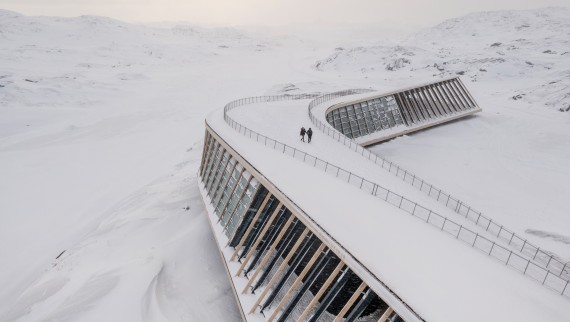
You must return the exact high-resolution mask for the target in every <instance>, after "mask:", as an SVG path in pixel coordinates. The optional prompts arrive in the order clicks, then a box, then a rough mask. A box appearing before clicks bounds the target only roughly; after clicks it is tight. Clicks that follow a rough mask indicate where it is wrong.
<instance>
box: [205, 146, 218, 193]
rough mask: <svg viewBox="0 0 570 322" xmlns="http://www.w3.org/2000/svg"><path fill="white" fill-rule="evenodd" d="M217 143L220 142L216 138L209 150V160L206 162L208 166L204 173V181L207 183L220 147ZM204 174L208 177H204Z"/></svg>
mask: <svg viewBox="0 0 570 322" xmlns="http://www.w3.org/2000/svg"><path fill="white" fill-rule="evenodd" d="M217 144H218V142H217V141H216V140H212V145H211V147H210V149H209V152H208V161H207V162H208V163H206V166H205V167H204V174H203V175H202V182H203V183H204V184H205V183H206V180H207V177H208V176H209V174H210V172H209V171H210V167H211V165H212V162H213V159H214V157H215V156H216V149H217V147H218V145H217ZM204 176H206V178H204Z"/></svg>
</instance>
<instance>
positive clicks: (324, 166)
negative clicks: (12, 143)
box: [224, 90, 570, 298]
mask: <svg viewBox="0 0 570 322" xmlns="http://www.w3.org/2000/svg"><path fill="white" fill-rule="evenodd" d="M354 91H357V90H347V91H346V92H345V93H354ZM311 96H314V95H311V94H306V95H284V96H262V97H249V98H244V99H240V100H236V101H232V102H230V103H228V104H227V105H226V106H225V107H224V120H225V121H226V123H227V124H228V125H229V126H230V127H232V128H233V129H234V130H236V131H238V132H239V133H240V134H242V135H244V136H246V137H249V138H250V139H253V140H255V141H256V142H259V143H262V144H263V145H265V146H266V147H269V148H273V149H275V150H278V151H282V153H283V154H286V155H289V156H291V157H293V158H296V159H298V160H300V161H302V162H304V163H307V164H310V165H312V166H313V167H315V168H318V169H320V170H323V171H324V172H326V173H328V174H331V175H335V176H336V177H337V178H339V179H341V180H342V179H343V177H344V178H346V181H347V182H348V183H350V184H352V185H354V186H356V187H358V188H359V189H361V190H364V191H366V192H367V193H368V194H372V195H373V196H376V197H378V198H380V199H382V200H384V201H386V202H388V203H389V204H391V205H392V206H395V207H397V208H399V209H401V210H404V211H405V212H407V213H408V214H411V215H412V216H414V217H417V218H419V219H421V220H423V221H425V222H426V223H429V224H431V225H433V226H435V227H437V228H440V229H441V230H442V231H445V232H447V233H449V234H451V235H452V236H454V237H455V238H456V239H459V240H461V241H463V242H465V243H467V244H469V245H471V246H472V247H474V248H476V249H478V250H480V251H482V252H484V253H486V254H487V255H489V256H491V257H494V258H495V259H498V260H499V261H502V262H505V264H506V265H508V266H511V267H513V268H515V269H516V270H518V271H520V272H522V273H523V274H525V275H527V276H529V277H531V278H532V279H534V280H536V281H538V282H540V283H541V284H542V285H545V286H546V287H548V288H550V289H552V290H554V291H555V292H557V293H559V294H561V295H563V296H566V297H568V298H570V292H566V290H567V289H568V284H569V283H570V282H569V281H568V276H567V274H566V271H564V269H563V268H562V267H558V266H554V267H556V268H557V269H558V270H559V271H558V272H551V271H550V270H549V269H547V268H544V267H545V266H546V267H547V266H548V265H549V264H550V263H551V262H552V258H553V256H552V255H551V254H547V253H544V252H543V254H545V255H547V256H548V255H550V258H549V260H548V264H546V265H545V264H544V262H542V261H537V262H535V260H536V254H535V256H534V258H529V257H526V256H528V255H527V254H525V253H522V251H523V249H524V245H525V244H526V243H527V241H526V240H524V244H523V247H522V248H521V250H520V251H519V252H521V255H517V254H515V253H514V252H513V251H512V250H509V249H508V247H509V246H501V245H500V244H502V243H504V239H503V240H501V239H499V236H500V233H501V231H502V230H505V231H507V232H508V230H507V229H505V228H503V227H502V226H500V228H501V230H500V231H499V233H498V234H497V235H496V236H495V235H494V234H495V233H494V232H493V231H489V227H490V225H491V222H492V221H491V220H489V221H488V225H487V232H490V233H493V234H492V235H490V234H488V235H486V236H483V235H480V234H479V233H476V232H474V231H472V230H470V229H469V228H467V227H466V226H464V224H459V223H456V222H455V221H453V220H451V219H449V218H447V217H445V216H442V215H440V214H438V213H437V212H434V211H432V210H431V209H428V208H426V207H424V206H422V205H420V204H418V203H416V202H414V201H412V200H410V199H408V198H406V197H404V196H401V195H399V194H397V193H394V192H393V191H391V190H390V189H387V188H385V187H383V186H382V185H379V184H378V183H375V182H373V181H370V180H368V179H366V178H364V177H361V176H359V175H357V174H354V173H352V172H351V171H348V170H345V169H343V168H341V167H339V166H336V165H335V164H334V163H331V162H329V161H327V160H323V159H320V158H318V157H316V156H314V155H311V154H309V153H307V152H305V151H302V150H298V149H297V148H294V147H292V146H290V145H288V144H285V143H282V142H280V141H278V140H275V139H273V138H271V137H269V136H267V135H264V134H262V133H258V132H256V131H253V130H251V129H249V128H248V127H247V126H245V125H244V124H242V123H240V122H238V121H235V120H234V119H233V118H232V117H231V116H229V113H228V112H229V111H231V110H233V109H234V108H236V107H239V106H244V105H247V104H255V103H263V102H275V101H282V100H286V101H288V100H306V99H308V98H311ZM325 96H326V95H325ZM339 96H342V92H341V93H333V94H332V95H331V96H330V97H333V98H338V97H339ZM326 97H328V96H326ZM317 100H318V101H323V100H326V99H324V98H321V99H317ZM329 136H331V135H329ZM337 137H338V141H339V142H340V141H341V138H344V136H343V135H342V134H340V133H338V134H337ZM345 145H346V144H345ZM354 146H355V149H356V150H355V151H357V148H356V147H358V146H359V145H358V144H356V143H354ZM349 147H350V148H352V145H350V141H349ZM361 149H362V148H361ZM362 150H365V149H362ZM357 152H358V151H357ZM367 153H368V157H367V159H368V160H372V159H374V163H375V164H378V162H379V161H378V157H377V156H376V155H374V154H372V153H371V152H368V151H367ZM362 154H364V151H362ZM373 155H374V157H373ZM380 161H383V160H382V159H380ZM381 163H382V164H381V166H382V167H383V166H384V163H383V162H381ZM398 172H399V171H398ZM398 172H397V173H398ZM404 178H405V176H404ZM404 181H405V179H404ZM449 198H450V195H448V199H447V200H448V201H449ZM438 201H439V199H438ZM457 202H458V205H457V206H456V208H455V211H456V212H458V213H460V211H459V210H458V209H460V208H461V202H459V201H457ZM446 206H447V204H446ZM466 217H467V216H466ZM477 228H480V227H479V226H477ZM514 236H515V234H514V233H511V240H512V237H514ZM510 244H511V243H509V245H510ZM538 250H539V249H538V248H537V251H536V253H538ZM529 266H530V269H529ZM564 268H566V266H564Z"/></svg>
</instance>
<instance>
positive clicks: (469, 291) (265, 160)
mask: <svg viewBox="0 0 570 322" xmlns="http://www.w3.org/2000/svg"><path fill="white" fill-rule="evenodd" d="M308 102H309V101H308V100H304V101H287V102H276V103H262V104H253V105H248V106H244V107H239V108H236V109H234V110H232V111H230V112H229V113H230V115H231V116H232V117H233V118H234V119H235V120H236V121H238V122H241V123H243V124H245V125H246V126H248V127H250V128H251V129H252V130H255V131H258V132H260V133H263V134H265V135H267V136H269V137H273V138H275V139H277V140H279V141H281V142H284V143H286V144H289V145H291V146H293V147H295V148H297V149H299V150H301V151H306V152H308V153H311V154H313V155H316V156H318V157H320V158H323V159H325V160H329V161H330V162H332V163H335V164H336V165H339V166H341V167H343V168H345V169H348V170H350V171H352V172H354V173H356V174H359V175H363V176H366V177H367V178H371V179H374V181H375V182H378V183H379V184H382V185H384V186H386V187H389V188H390V189H391V190H393V191H395V192H397V193H399V194H402V195H404V196H406V197H407V198H409V199H411V200H414V201H416V202H418V203H420V204H422V205H424V206H426V207H427V208H430V209H432V210H434V211H436V212H440V213H442V214H445V215H447V214H449V213H450V210H448V209H446V208H445V207H443V206H442V205H440V204H438V203H437V202H435V201H434V200H432V199H430V198H428V197H426V196H425V195H423V194H422V193H420V192H418V191H416V190H415V189H413V188H411V187H409V186H406V184H404V183H402V182H401V180H400V179H397V178H395V177H393V176H391V175H389V174H386V173H384V172H385V171H382V170H381V169H378V168H377V167H376V166H375V165H374V164H372V163H370V162H368V161H366V160H364V159H363V158H361V157H360V156H359V155H358V154H356V153H354V152H352V151H350V150H348V149H346V148H344V147H342V146H341V145H340V144H339V143H338V142H336V141H334V140H333V139H331V138H329V137H327V136H326V135H324V134H323V133H321V132H320V131H318V130H317V129H314V135H313V142H311V143H310V144H307V143H303V142H300V141H299V139H300V137H299V134H298V132H299V129H300V127H301V126H305V128H309V127H311V123H310V121H309V119H308V117H307V105H308ZM329 106H330V105H329ZM207 123H208V124H209V125H210V126H211V127H212V129H213V130H214V131H216V132H217V133H218V134H219V135H220V136H221V137H222V138H223V139H224V140H226V142H227V143H228V144H229V145H231V146H232V148H234V149H235V150H236V151H237V152H238V153H239V154H241V156H242V157H244V158H245V159H246V160H248V162H249V163H250V164H251V165H252V166H254V167H255V168H256V169H257V170H258V171H259V172H260V173H261V174H263V175H264V176H265V177H266V178H268V179H269V180H270V181H271V182H272V183H273V184H274V185H275V186H277V187H278V188H279V189H280V190H281V191H282V192H283V193H285V194H286V195H287V196H288V198H290V199H291V200H292V201H294V202H295V203H296V204H297V205H298V206H299V207H300V208H301V209H302V210H303V211H304V212H305V213H306V214H307V215H308V216H310V217H311V218H312V219H313V220H315V221H316V222H317V223H318V224H319V225H320V226H321V227H323V229H325V230H326V231H327V232H328V233H329V234H330V235H332V236H333V237H334V238H335V239H336V240H337V241H338V242H339V243H340V244H341V245H342V246H343V247H345V248H346V249H348V250H349V251H350V253H351V254H352V255H353V256H355V257H356V258H357V259H358V260H359V261H360V262H362V263H363V264H364V265H365V266H366V267H367V268H368V269H369V270H370V271H371V272H372V273H373V274H375V276H376V277H377V278H379V279H380V280H381V281H382V282H384V283H385V284H386V285H387V286H388V287H389V288H391V289H392V290H393V291H394V292H395V293H396V294H398V296H399V297H400V298H402V299H403V300H404V301H405V302H406V303H407V304H408V305H409V306H411V307H412V308H413V309H414V310H415V311H416V312H417V313H418V314H419V315H420V316H421V317H422V318H424V319H425V320H427V321H442V322H443V321H451V322H456V321H482V320H494V321H537V320H541V321H543V320H544V321H546V320H547V321H569V320H570V305H569V302H568V299H567V298H564V297H562V296H561V295H560V294H556V293H554V292H552V291H551V290H548V289H547V288H545V287H543V286H542V285H540V284H539V283H537V282H535V281H534V280H532V279H529V278H528V277H526V276H524V275H522V274H520V273H519V272H517V271H516V270H513V269H511V268H508V267H505V265H504V264H503V263H501V262H500V261H497V260H495V259H493V258H491V257H488V256H486V255H485V254H483V253H481V252H479V251H476V250H474V249H472V248H470V247H468V246H467V245H466V244H464V243H462V242H460V241H457V240H454V238H453V237H451V236H450V235H448V234H446V233H444V232H441V231H439V230H438V229H436V228H434V227H433V226H430V225H428V224H426V223H424V222H422V221H420V220H418V219H417V218H414V217H411V216H409V215H407V214H406V213H405V212H403V211H401V210H399V209H398V208H396V207H394V206H392V205H390V204H388V203H386V202H384V201H382V200H380V199H378V198H375V197H373V196H371V195H369V194H367V193H364V192H363V191H361V190H359V189H356V188H355V187H354V186H351V185H349V184H347V183H346V182H343V181H341V180H339V179H337V178H335V177H333V176H330V175H326V174H325V173H324V172H322V171H321V170H318V169H315V168H313V167H311V166H310V165H308V164H306V163H303V162H299V161H298V160H295V159H293V158H291V157H289V156H287V155H284V154H282V153H280V152H279V151H276V150H273V149H271V148H268V147H265V146H264V145H262V144H259V143H257V142H255V141H253V140H251V139H249V138H248V137H245V136H243V135H241V134H239V133H238V132H236V131H235V130H234V129H232V128H231V127H229V126H228V125H227V124H226V123H225V122H224V119H223V111H222V110H219V111H215V112H213V113H212V114H210V115H209V117H208V118H207ZM449 216H452V215H451V214H449ZM466 225H469V224H468V223H466Z"/></svg>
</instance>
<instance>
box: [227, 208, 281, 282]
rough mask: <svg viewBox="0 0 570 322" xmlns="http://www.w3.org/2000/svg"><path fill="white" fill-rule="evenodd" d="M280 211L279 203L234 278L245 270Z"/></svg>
mask: <svg viewBox="0 0 570 322" xmlns="http://www.w3.org/2000/svg"><path fill="white" fill-rule="evenodd" d="M279 211H281V202H279V203H278V204H277V208H275V210H274V211H273V213H272V214H271V217H269V220H268V221H267V224H265V227H263V230H262V231H261V233H260V234H259V236H258V237H257V240H256V241H255V243H253V245H252V246H251V249H250V252H249V253H248V254H247V256H246V257H245V259H244V260H243V263H241V266H240V268H239V269H238V271H237V274H236V276H240V275H241V272H242V271H243V269H244V268H245V265H247V263H248V262H249V259H250V258H251V256H252V255H253V253H254V251H252V250H255V249H256V248H257V246H258V245H259V243H260V242H261V240H262V239H263V237H264V236H265V234H266V233H267V231H268V230H269V227H270V226H271V225H272V224H273V222H274V221H275V219H277V213H278V212H279Z"/></svg>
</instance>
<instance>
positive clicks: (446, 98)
mask: <svg viewBox="0 0 570 322" xmlns="http://www.w3.org/2000/svg"><path fill="white" fill-rule="evenodd" d="M435 88H436V89H437V91H438V93H439V94H440V96H441V97H442V98H443V100H444V102H445V103H446V104H447V106H448V108H449V109H450V110H452V111H454V112H459V110H458V109H457V107H455V106H454V105H453V101H452V100H451V99H450V98H449V96H448V95H447V93H446V92H445V89H444V87H443V86H442V83H437V84H435Z"/></svg>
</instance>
